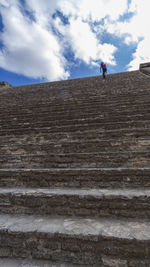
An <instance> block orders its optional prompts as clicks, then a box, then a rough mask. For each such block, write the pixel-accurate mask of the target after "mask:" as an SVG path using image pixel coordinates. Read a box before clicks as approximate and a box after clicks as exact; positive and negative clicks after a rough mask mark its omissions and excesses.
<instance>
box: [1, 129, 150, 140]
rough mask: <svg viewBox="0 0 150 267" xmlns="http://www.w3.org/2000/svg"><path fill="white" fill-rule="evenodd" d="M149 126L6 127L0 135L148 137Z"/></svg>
mask: <svg viewBox="0 0 150 267" xmlns="http://www.w3.org/2000/svg"><path fill="white" fill-rule="evenodd" d="M149 132H150V127H146V128H145V127H138V128H132V129H130V128H125V127H124V128H123V129H113V130H106V129H105V130H104V129H90V130H88V129H84V130H83V129H82V131H81V130H80V128H79V129H77V130H76V131H73V130H68V131H65V130H64V131H60V132H59V131H58V130H55V131H52V130H51V127H44V128H32V129H29V128H28V129H7V130H0V137H4V136H7V137H8V136H12V135H13V136H15V137H18V136H22V137H24V138H28V137H27V135H28V136H29V138H30V136H31V135H32V136H34V135H35V136H37V135H38V137H39V138H42V136H47V135H48V136H49V137H50V138H51V137H52V136H53V138H54V137H56V136H57V138H58V136H72V135H73V136H75V137H76V136H78V135H79V136H83V135H84V136H85V138H87V137H89V138H92V139H93V138H94V136H96V137H99V138H105V139H106V138H117V137H119V138H120V137H121V136H122V137H134V138H138V137H149Z"/></svg>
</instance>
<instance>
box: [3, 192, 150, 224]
mask: <svg viewBox="0 0 150 267" xmlns="http://www.w3.org/2000/svg"><path fill="white" fill-rule="evenodd" d="M0 212H1V213H10V214H15V213H16V214H43V215H44V214H49V215H62V216H65V215H67V216H84V217H88V216H89V217H104V216H107V217H117V218H118V216H120V217H124V218H128V217H130V218H147V219H150V190H148V189H144V190H142V191H141V190H136V189H76V188H73V189H69V188H60V189H48V188H47V189H46V188H43V189H42V188H41V189H39V188H3V189H0Z"/></svg>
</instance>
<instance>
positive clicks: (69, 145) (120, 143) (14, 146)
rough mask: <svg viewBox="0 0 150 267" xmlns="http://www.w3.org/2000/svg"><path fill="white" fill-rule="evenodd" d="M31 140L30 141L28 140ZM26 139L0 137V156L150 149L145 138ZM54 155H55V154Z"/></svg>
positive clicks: (148, 141)
mask: <svg viewBox="0 0 150 267" xmlns="http://www.w3.org/2000/svg"><path fill="white" fill-rule="evenodd" d="M30 140H31V141H30ZM30 140H29V139H28V140H24V139H23V138H22V140H21V139H20V138H14V139H12V138H10V139H8V138H7V139H6V138H5V139H4V138H0V142H2V143H0V157H1V156H2V155H1V154H6V155H22V154H35V155H39V154H46V155H47V154H54V153H56V154H57V155H58V153H59V154H66V153H72V154H73V153H74V152H76V153H77V152H78V153H95V152H98V153H99V152H110V153H111V152H117V153H118V152H132V151H133V152H134V151H135V152H136V151H137V152H140V151H147V152H148V151H150V140H149V139H148V138H147V139H142V138H141V139H140V138H137V139H134V138H128V139H127V138H126V139H125V138H124V139H120V140H119V139H115V138H114V139H93V140H86V139H85V138H84V139H83V140H82V139H79V140H78V139H76V140H72V139H71V138H68V140H67V139H66V140H62V139H59V140H58V141H57V143H56V140H55V139H54V140H53V139H50V140H48V139H44V137H43V139H41V140H40V139H39V140H37V139H36V138H35V139H34V138H33V139H30ZM57 155H56V156H57Z"/></svg>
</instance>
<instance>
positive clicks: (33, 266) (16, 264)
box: [0, 258, 90, 267]
mask: <svg viewBox="0 0 150 267" xmlns="http://www.w3.org/2000/svg"><path fill="white" fill-rule="evenodd" d="M0 267H84V266H83V265H82V266H81V265H74V264H67V263H54V262H49V261H42V260H26V259H13V258H12V259H0ZM89 267H90V266H89Z"/></svg>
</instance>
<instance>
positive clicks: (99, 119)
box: [0, 112, 150, 129]
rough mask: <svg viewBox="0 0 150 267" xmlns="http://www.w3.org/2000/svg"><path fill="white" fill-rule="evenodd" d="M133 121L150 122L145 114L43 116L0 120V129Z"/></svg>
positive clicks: (149, 117) (149, 118)
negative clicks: (82, 116)
mask: <svg viewBox="0 0 150 267" xmlns="http://www.w3.org/2000/svg"><path fill="white" fill-rule="evenodd" d="M133 121H149V122H150V116H149V114H147V113H146V112H145V113H144V114H139V115H138V114H136V115H128V116H120V115H119V116H113V117H112V116H111V115H110V117H109V116H108V117H106V116H104V115H102V114H101V115H98V114H97V115H95V116H94V117H90V116H89V117H84V118H71V117H69V119H65V118H63V119H61V118H59V119H58V118H56V117H53V118H52V117H49V119H48V118H46V117H45V116H44V117H42V116H41V115H40V117H36V118H33V117H30V119H29V118H26V117H24V118H22V119H17V118H14V119H10V118H9V119H6V120H0V128H1V129H6V128H11V127H26V126H30V127H36V126H37V127H39V126H40V127H45V126H51V127H52V126H56V125H59V126H65V125H66V126H68V125H72V124H74V125H76V124H81V123H84V124H85V123H88V124H91V123H92V124H93V123H99V124H100V125H102V124H103V125H104V126H105V125H106V124H114V123H117V124H118V123H119V124H120V123H123V122H125V123H129V122H133Z"/></svg>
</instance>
